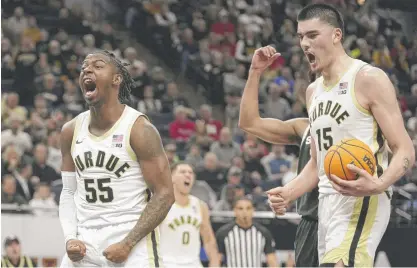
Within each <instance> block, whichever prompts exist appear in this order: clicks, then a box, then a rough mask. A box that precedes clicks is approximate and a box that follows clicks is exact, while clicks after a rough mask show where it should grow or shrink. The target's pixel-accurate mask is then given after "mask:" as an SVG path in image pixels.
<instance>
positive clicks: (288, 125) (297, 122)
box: [239, 46, 308, 144]
mask: <svg viewBox="0 0 417 268" xmlns="http://www.w3.org/2000/svg"><path fill="white" fill-rule="evenodd" d="M279 55H280V54H279V53H277V52H276V50H275V49H274V48H273V47H271V46H267V47H262V48H259V49H257V50H256V51H255V54H254V56H253V58H252V64H251V68H250V70H249V76H248V80H247V81H246V86H245V89H244V90H243V95H242V101H241V103H240V112H239V127H240V128H241V129H243V130H244V131H246V132H249V133H251V134H253V135H255V136H257V137H259V138H260V139H262V140H265V141H268V142H271V143H285V144H299V143H300V141H301V137H302V136H303V133H304V130H305V129H306V127H307V125H308V120H307V119H306V118H303V119H301V118H300V119H293V120H288V121H281V120H278V119H273V118H261V117H260V115H259V104H258V102H259V100H258V95H259V92H258V89H259V80H260V78H261V75H262V72H263V71H264V70H265V69H266V68H267V67H268V66H269V65H270V64H272V63H273V62H274V61H275V60H276V58H277V57H279Z"/></svg>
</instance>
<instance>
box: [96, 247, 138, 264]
mask: <svg viewBox="0 0 417 268" xmlns="http://www.w3.org/2000/svg"><path fill="white" fill-rule="evenodd" d="M130 250H131V248H130V247H129V246H128V245H127V244H126V243H123V242H119V243H116V244H113V245H110V246H108V247H107V248H106V249H105V250H104V251H103V256H104V257H106V259H108V260H109V261H111V262H114V263H122V262H124V261H126V260H127V257H129V254H130Z"/></svg>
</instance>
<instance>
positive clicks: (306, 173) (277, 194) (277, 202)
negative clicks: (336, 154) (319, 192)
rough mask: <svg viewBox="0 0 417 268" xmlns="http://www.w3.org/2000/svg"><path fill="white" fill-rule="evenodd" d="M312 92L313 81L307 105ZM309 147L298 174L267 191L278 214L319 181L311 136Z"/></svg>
mask: <svg viewBox="0 0 417 268" xmlns="http://www.w3.org/2000/svg"><path fill="white" fill-rule="evenodd" d="M313 92H314V83H313V84H311V85H310V86H309V87H308V88H307V91H306V100H307V103H308V105H307V106H308V107H309V103H310V102H311V97H312V95H313ZM310 148H311V158H310V160H309V161H308V163H307V164H306V166H305V167H304V168H303V170H302V171H301V172H300V174H298V175H297V177H295V178H294V179H293V180H291V181H290V182H289V183H288V184H286V185H285V186H284V187H276V188H273V189H271V190H269V191H267V194H268V200H269V204H270V207H271V209H272V210H273V211H274V212H275V213H276V214H278V215H283V214H285V212H286V207H287V206H288V204H289V203H291V202H293V201H295V200H296V199H297V198H299V197H300V196H302V195H303V194H305V193H306V192H310V191H311V190H313V189H314V188H315V187H317V185H318V183H319V178H318V176H317V174H318V171H317V151H316V144H315V141H314V139H313V137H311V146H310Z"/></svg>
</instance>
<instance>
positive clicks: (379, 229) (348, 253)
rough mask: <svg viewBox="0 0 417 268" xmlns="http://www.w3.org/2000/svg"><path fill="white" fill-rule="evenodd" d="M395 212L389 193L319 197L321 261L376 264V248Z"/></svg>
mask: <svg viewBox="0 0 417 268" xmlns="http://www.w3.org/2000/svg"><path fill="white" fill-rule="evenodd" d="M390 214H391V204H390V198H389V197H388V196H387V194H386V193H382V194H379V195H374V196H371V197H351V196H342V195H340V194H331V195H324V196H321V197H320V199H319V215H318V216H319V230H318V251H319V262H320V265H323V264H336V263H337V262H339V261H340V260H342V261H343V264H344V265H345V266H349V267H372V266H373V265H374V257H375V251H376V248H377V247H378V245H379V243H380V242H381V239H382V236H383V235H384V233H385V230H386V229H387V225H388V222H389V218H390Z"/></svg>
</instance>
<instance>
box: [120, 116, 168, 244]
mask: <svg viewBox="0 0 417 268" xmlns="http://www.w3.org/2000/svg"><path fill="white" fill-rule="evenodd" d="M130 137H131V138H130V143H131V145H132V149H133V151H134V152H135V154H136V156H137V159H138V161H139V164H140V168H141V169H142V173H143V177H144V179H145V181H146V183H147V185H148V186H149V187H150V190H151V191H152V193H153V194H152V197H151V199H150V201H149V203H148V204H147V205H146V208H145V210H144V211H143V213H142V215H141V216H140V218H139V220H138V223H137V224H136V226H135V227H134V228H133V230H132V231H131V232H130V233H129V234H128V235H127V237H126V238H125V239H124V241H125V242H126V243H127V244H128V245H129V246H130V247H133V246H134V245H136V243H138V242H139V241H140V240H141V239H142V238H143V237H145V236H146V235H147V234H149V233H150V232H151V231H153V230H154V229H155V228H156V227H157V226H158V225H159V224H160V223H161V222H162V221H163V219H164V218H165V217H166V215H167V214H168V211H169V209H170V208H171V206H172V204H173V203H174V202H175V197H174V189H173V187H172V179H171V170H170V167H169V162H168V158H167V156H166V154H165V151H164V149H163V145H162V141H161V137H160V135H159V133H158V130H157V129H156V128H155V127H154V126H153V125H152V124H151V123H150V122H149V121H148V120H147V119H146V118H145V117H139V118H138V119H137V120H136V122H135V124H134V125H133V128H132V133H131V135H130Z"/></svg>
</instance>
